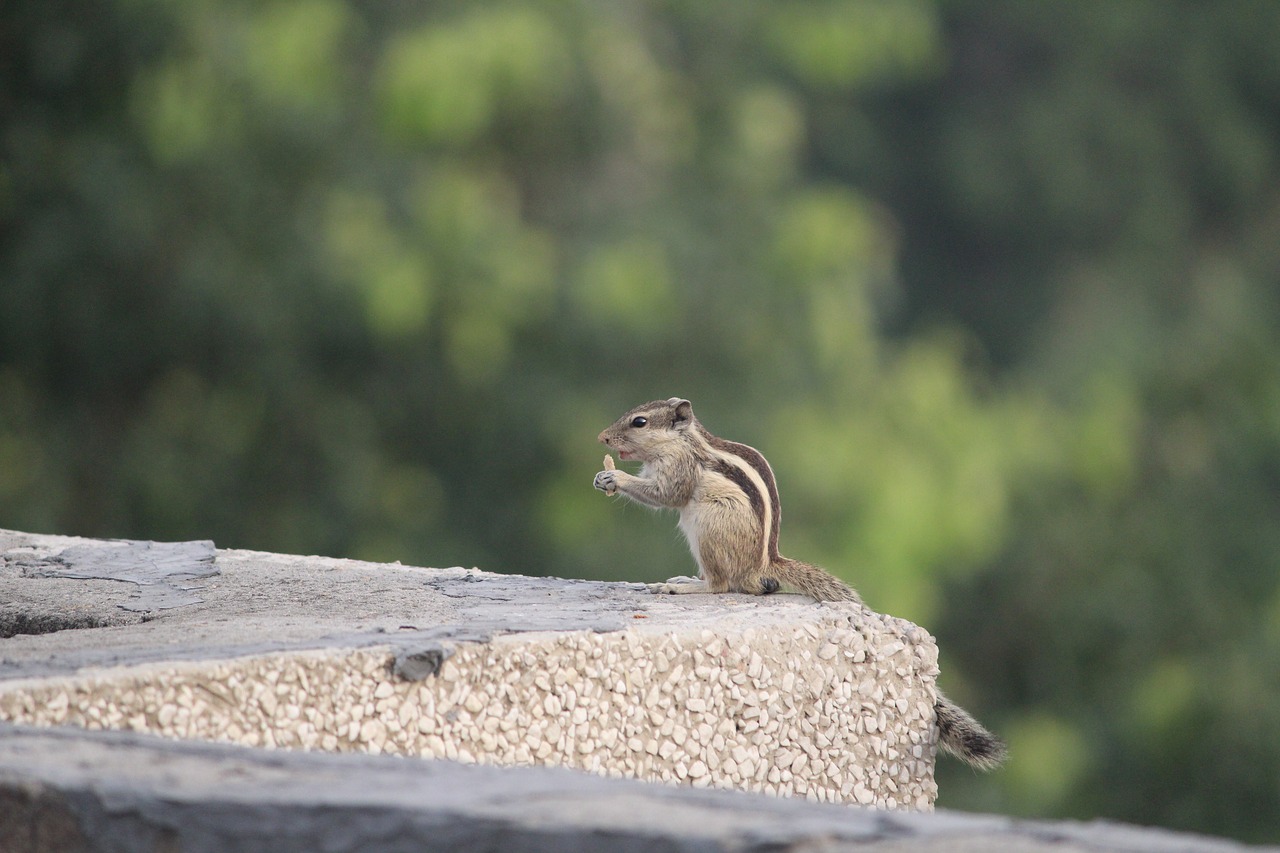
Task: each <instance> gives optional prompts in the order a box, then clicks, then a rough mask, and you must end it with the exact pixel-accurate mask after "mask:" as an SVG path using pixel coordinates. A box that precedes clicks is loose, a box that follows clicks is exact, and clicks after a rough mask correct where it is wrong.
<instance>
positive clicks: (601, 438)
mask: <svg viewBox="0 0 1280 853" xmlns="http://www.w3.org/2000/svg"><path fill="white" fill-rule="evenodd" d="M607 432H608V430H605V431H604V432H602V433H600V434H599V435H597V436H596V441H598V442H600V443H601V444H609V436H608V435H606V434H605V433H607ZM610 446H612V445H610Z"/></svg>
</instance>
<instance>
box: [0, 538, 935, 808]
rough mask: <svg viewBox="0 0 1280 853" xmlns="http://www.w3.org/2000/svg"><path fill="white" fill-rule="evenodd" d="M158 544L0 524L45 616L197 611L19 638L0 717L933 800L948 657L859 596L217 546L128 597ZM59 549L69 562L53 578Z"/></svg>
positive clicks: (0, 571)
mask: <svg viewBox="0 0 1280 853" xmlns="http://www.w3.org/2000/svg"><path fill="white" fill-rule="evenodd" d="M67 549H73V550H72V551H70V553H74V554H75V555H76V556H77V559H80V558H84V557H85V556H86V555H88V556H90V557H92V555H93V553H94V552H95V551H101V552H103V553H104V554H105V555H106V559H105V560H104V562H106V563H108V564H111V565H112V566H113V567H114V568H113V572H114V574H113V575H112V578H113V582H112V583H106V585H105V586H103V584H104V583H105V581H104V580H102V577H101V576H99V575H95V574H94V572H93V570H92V568H91V566H90V567H88V568H85V567H76V568H75V569H74V572H72V573H76V574H78V575H82V576H83V577H80V579H72V578H69V577H66V576H65V575H66V574H68V573H69V572H67V571H64V568H65V566H64V565H63V564H64V563H65V562H66V557H65V555H66V554H67V553H68V550H67ZM145 551H146V549H145V548H139V547H138V546H137V543H132V544H131V543H115V542H94V541H92V540H76V539H70V538H66V537H44V536H34V535H29V534H21V533H11V532H4V533H0V557H3V560H2V561H0V601H10V602H17V604H18V606H23V605H24V603H25V606H28V607H33V608H37V609H39V608H43V610H44V611H45V613H44V615H46V616H48V615H50V613H49V611H51V610H55V611H56V609H57V608H56V606H55V607H50V605H49V601H50V600H51V598H52V600H53V601H54V602H55V603H56V602H57V601H59V600H62V601H65V599H66V597H67V596H68V594H69V593H68V590H74V591H75V592H73V593H70V594H71V595H73V596H74V597H75V598H76V599H77V601H78V602H79V607H80V615H81V616H87V617H91V618H95V619H105V618H106V617H108V616H111V615H113V614H112V613H111V612H110V611H111V610H112V608H118V607H120V606H127V607H130V608H132V609H135V610H136V609H137V608H138V607H139V605H138V600H139V598H140V597H141V598H142V599H143V600H144V601H145V600H165V601H171V600H179V599H180V600H182V601H183V602H186V603H185V604H184V605H183V606H173V607H167V608H166V609H163V610H158V611H156V612H154V613H150V614H147V615H146V616H144V617H140V621H137V622H136V623H134V624H124V625H114V626H110V627H102V628H92V629H82V630H67V631H58V632H56V633H48V634H42V635H38V636H27V635H18V636H15V637H12V638H11V639H9V640H6V641H5V644H4V647H3V649H2V650H0V655H3V658H4V659H3V661H0V720H8V721H11V722H19V723H36V724H42V725H77V726H82V727H85V728H90V729H98V728H109V729H125V730H132V731H141V732H152V733H158V734H163V735H166V736H169V737H176V738H198V739H206V740H220V741H230V742H235V743H240V744H246V745H254V746H269V747H294V748H302V749H311V750H325V751H331V752H338V751H364V752H371V753H382V752H388V753H397V754H403V755H411V756H424V757H434V758H448V759H456V760H458V761H462V762H478V763H490V764H506V765H511V764H515V765H529V764H538V765H558V766H566V767H573V768H578V769H583V770H588V771H591V772H594V773H597V774H601V775H620V776H630V777H634V778H638V779H644V780H651V781H662V782H668V783H673V784H683V785H689V786H693V787H725V788H736V789H745V790H753V791H763V792H767V793H771V794H777V795H783V796H803V797H808V798H810V799H817V800H824V801H830V802H843V803H861V804H867V805H876V806H879V807H881V808H884V809H897V808H913V809H930V808H932V804H933V802H934V799H935V797H936V793H937V790H936V786H935V784H934V781H933V762H934V756H935V738H936V731H935V727H934V719H933V703H934V678H935V676H936V674H937V664H936V661H937V650H936V647H935V646H934V643H933V640H932V638H931V637H930V636H929V635H928V634H927V633H926V632H924V631H923V630H921V629H919V628H917V627H916V626H914V625H911V624H910V623H907V622H904V621H902V620H899V619H893V618H891V617H886V616H882V615H880V614H876V613H873V612H871V611H868V610H865V609H863V608H861V607H858V606H853V605H849V604H816V603H813V602H810V601H808V600H807V599H804V598H801V597H798V596H771V597H769V598H767V599H759V598H753V597H748V596H676V597H667V596H652V595H649V594H648V593H647V592H646V591H644V590H643V588H642V587H640V586H639V585H635V584H617V583H613V584H609V583H590V582H580V581H564V580H559V579H548V578H524V577H517V576H504V575H493V574H488V573H484V572H478V571H476V570H464V569H461V568H455V569H418V568H409V567H404V566H400V565H376V564H369V563H359V562H355V561H348V560H329V559H322V558H314V557H311V558H308V557H289V556H284V555H276V554H262V553H255V552H246V551H227V550H220V551H217V555H216V560H215V561H214V569H215V570H216V572H217V573H216V574H214V575H212V576H206V577H203V578H199V577H194V576H192V577H191V578H190V579H189V580H188V581H185V582H183V583H182V584H180V585H179V584H178V582H176V581H171V580H166V581H165V582H166V583H173V584H174V585H175V586H174V590H173V594H172V595H166V596H159V597H157V596H155V595H150V596H139V595H137V593H136V590H134V589H132V588H131V587H133V586H136V585H137V584H138V583H139V581H137V580H134V579H133V578H134V577H135V576H134V574H133V573H131V572H130V571H128V570H127V569H128V567H127V566H126V567H125V571H123V572H122V571H121V570H120V568H119V566H120V564H121V562H122V560H121V554H122V553H129V554H132V553H143V552H145ZM59 555H63V556H62V557H59ZM58 559H62V560H63V563H59V564H58V565H59V566H62V567H63V568H59V572H61V573H62V574H63V575H64V576H61V577H53V578H51V577H46V576H44V575H47V574H48V573H49V572H48V571H47V570H46V568H41V567H42V566H45V567H47V564H48V563H49V562H50V561H51V560H52V561H55V562H56V561H57V560H58ZM89 562H90V563H92V560H90V561H89ZM33 567H35V568H33ZM205 568H206V569H207V568H208V567H207V566H206V567H205ZM202 571H203V570H202ZM138 576H139V577H141V575H138ZM166 577H169V576H166ZM121 578H123V579H124V581H126V582H121ZM142 582H143V583H146V582H150V581H147V580H146V579H145V578H144V580H143V581H142ZM59 596H60V597H61V598H58V597H59ZM10 606H11V607H12V606H13V605H10ZM141 619H145V620H146V621H141Z"/></svg>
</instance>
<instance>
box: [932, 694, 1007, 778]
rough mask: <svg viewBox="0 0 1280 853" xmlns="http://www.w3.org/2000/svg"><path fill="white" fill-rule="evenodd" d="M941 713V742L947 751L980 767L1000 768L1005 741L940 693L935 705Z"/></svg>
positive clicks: (939, 726)
mask: <svg viewBox="0 0 1280 853" xmlns="http://www.w3.org/2000/svg"><path fill="white" fill-rule="evenodd" d="M934 711H935V712H936V713H937V715H938V740H939V745H940V746H941V747H942V748H943V750H945V751H946V752H949V753H951V754H952V755H954V756H955V757H957V758H959V759H961V760H962V761H965V762H967V763H969V764H971V765H973V766H974V767H976V768H978V769H979V770H993V769H995V768H996V767H999V766H1000V764H1001V762H1003V761H1004V759H1005V757H1006V756H1007V755H1008V750H1007V749H1006V748H1005V745H1004V742H1003V741H1001V740H1000V738H998V737H996V736H995V735H993V734H992V733H991V732H989V731H987V730H986V729H985V728H983V726H982V724H981V723H979V722H978V721H977V720H975V719H974V718H973V717H972V715H970V714H969V712H968V711H966V710H965V709H963V708H961V707H960V706H959V705H957V704H956V703H954V702H952V701H951V700H950V699H948V698H947V697H946V696H943V695H942V694H941V693H939V694H938V701H937V703H936V704H935V705H934Z"/></svg>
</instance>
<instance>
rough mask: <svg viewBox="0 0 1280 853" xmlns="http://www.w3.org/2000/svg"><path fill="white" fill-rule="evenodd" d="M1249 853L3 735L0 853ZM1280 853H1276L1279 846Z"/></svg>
mask: <svg viewBox="0 0 1280 853" xmlns="http://www.w3.org/2000/svg"><path fill="white" fill-rule="evenodd" d="M322 849H323V850H328V851H331V853H347V851H352V853H355V851H359V853H391V851H403V850H415V851H423V853H434V851H450V853H455V851H456V853H468V851H490V850H502V851H506V853H545V852H546V851H550V850H581V851H595V850H601V851H605V850H607V851H622V853H626V851H637V853H639V851H645V852H646V853H668V851H670V853H677V852H679V853H683V852H684V851H689V853H693V851H703V853H706V852H707V851H726V853H728V851H734V853H766V851H778V850H824V851H831V853H839V851H855V850H856V851H867V853H890V851H926V853H928V852H929V851H936V853H943V851H958V853H1119V851H1126V852H1127V853H1173V851H1181V853H1240V851H1245V850H1250V849H1252V850H1261V849H1262V848H1245V847H1244V846H1242V845H1238V844H1235V843H1231V842H1227V841H1220V840H1214V839H1208V838H1202V837H1198V836H1192V835H1185V834H1175V833H1170V832H1165V831H1161V830H1147V829H1138V828H1135V827H1128V826H1122V825H1116V824H1109V823H1092V824H1077V823H1038V822H1020V821H1013V820H1009V819H1006V818H996V817H982V816H970V815H960V814H955V813H942V812H938V813H931V814H922V813H912V812H898V813H889V812H882V811H874V810H867V809H859V808H841V807H836V806H830V805H824V804H820V803H809V802H805V801H803V800H796V799H790V800H788V799H779V798H774V797H766V796H761V795H756V794H743V793H739V792H731V791H710V790H701V791H699V790H690V789H677V788H672V787H669V786H663V785H645V784H642V783H638V782H633V781H630V780H621V779H600V778H596V777H592V776H588V775H586V774H582V773H574V772H572V771H568V770H557V769H548V768H496V767H465V766H462V765H460V764H457V763H456V762H450V761H417V760H412V759H410V760H404V759H396V758H391V757H388V756H368V755H332V754H324V753H306V752H296V751H286V750H276V751H266V750H254V749H245V748H242V747H234V746H226V745H220V744H205V743H197V742H180V743H175V742H172V741H165V740H162V739H160V738H155V737H151V736H146V735H137V734H130V733H121V732H86V731H80V730H75V729H69V728H64V729H33V728H26V727H15V726H9V725H5V724H0V850H4V851H6V853H71V852H72V851H75V853H98V851H103V853H105V851H113V850H181V851H183V852H184V853H206V851H207V853H221V851H225V850H236V851H241V853H293V851H299V853H301V851H307V852H308V853H309V852H310V851H313V850H322ZM1269 849H1270V850H1276V849H1277V848H1269Z"/></svg>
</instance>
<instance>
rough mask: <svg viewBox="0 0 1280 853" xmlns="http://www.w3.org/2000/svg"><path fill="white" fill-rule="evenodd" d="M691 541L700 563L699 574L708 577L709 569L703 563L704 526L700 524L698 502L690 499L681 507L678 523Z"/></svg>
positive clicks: (692, 548)
mask: <svg viewBox="0 0 1280 853" xmlns="http://www.w3.org/2000/svg"><path fill="white" fill-rule="evenodd" d="M676 526H677V527H679V528H680V532H681V533H683V534H684V538H685V540H686V541H687V542H688V543H689V550H690V551H691V552H693V559H694V562H696V563H697V564H698V576H699V577H701V578H703V579H706V577H707V569H706V567H705V566H703V565H702V526H701V524H699V518H698V504H697V503H695V502H693V501H690V502H689V503H687V504H685V505H684V506H683V507H681V508H680V522H679V523H678V524H677V525H676Z"/></svg>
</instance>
